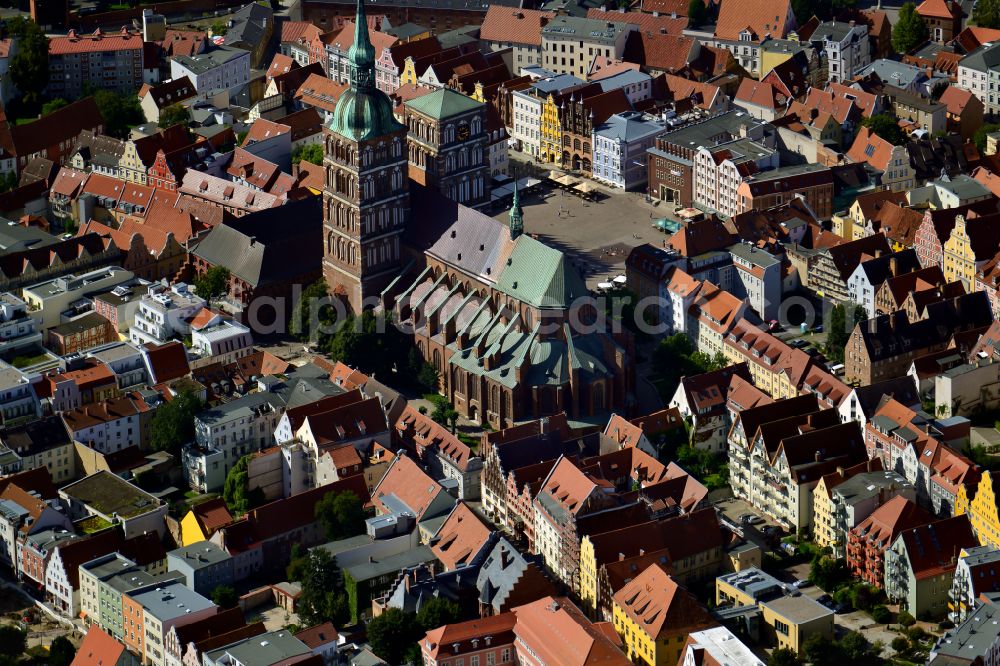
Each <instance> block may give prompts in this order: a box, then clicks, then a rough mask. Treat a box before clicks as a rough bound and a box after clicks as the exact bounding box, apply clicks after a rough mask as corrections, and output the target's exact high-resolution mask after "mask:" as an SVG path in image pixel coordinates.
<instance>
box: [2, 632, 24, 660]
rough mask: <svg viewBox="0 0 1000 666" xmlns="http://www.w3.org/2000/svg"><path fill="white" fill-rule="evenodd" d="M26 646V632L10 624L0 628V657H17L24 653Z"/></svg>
mask: <svg viewBox="0 0 1000 666" xmlns="http://www.w3.org/2000/svg"><path fill="white" fill-rule="evenodd" d="M27 644H28V634H27V632H25V631H23V630H21V629H18V628H17V627H15V626H14V625H11V624H5V625H3V626H0V655H3V656H5V657H19V656H20V655H21V653H22V652H24V650H25V648H26V647H27Z"/></svg>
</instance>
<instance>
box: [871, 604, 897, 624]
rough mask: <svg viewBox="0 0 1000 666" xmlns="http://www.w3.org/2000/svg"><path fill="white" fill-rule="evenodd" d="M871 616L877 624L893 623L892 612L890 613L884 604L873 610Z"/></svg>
mask: <svg viewBox="0 0 1000 666" xmlns="http://www.w3.org/2000/svg"><path fill="white" fill-rule="evenodd" d="M871 616H872V619H873V620H875V622H877V623H878V624H889V623H890V622H892V611H890V610H889V609H888V608H886V607H885V606H883V605H882V604H879V605H878V606H875V607H874V608H872V610H871Z"/></svg>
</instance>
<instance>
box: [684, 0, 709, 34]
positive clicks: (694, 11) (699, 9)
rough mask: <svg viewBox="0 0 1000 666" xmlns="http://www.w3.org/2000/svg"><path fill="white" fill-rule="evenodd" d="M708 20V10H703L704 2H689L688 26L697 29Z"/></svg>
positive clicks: (693, 0)
mask: <svg viewBox="0 0 1000 666" xmlns="http://www.w3.org/2000/svg"><path fill="white" fill-rule="evenodd" d="M707 20H708V9H706V8H705V0H691V1H690V2H689V3H688V26H689V27H692V28H697V27H698V26H700V25H704V24H705V21H707Z"/></svg>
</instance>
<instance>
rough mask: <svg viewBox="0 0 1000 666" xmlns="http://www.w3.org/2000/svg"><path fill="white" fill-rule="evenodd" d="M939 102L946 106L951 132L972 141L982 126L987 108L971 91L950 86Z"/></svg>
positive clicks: (946, 116) (948, 126) (948, 127)
mask: <svg viewBox="0 0 1000 666" xmlns="http://www.w3.org/2000/svg"><path fill="white" fill-rule="evenodd" d="M938 101H940V102H941V103H942V104H944V105H945V118H946V120H947V123H946V127H947V130H948V131H949V132H958V134H960V135H961V136H962V137H963V138H965V139H971V138H972V137H973V135H974V134H975V133H976V129H977V128H978V127H980V126H982V124H983V114H984V112H985V109H986V107H985V106H984V105H983V102H982V100H980V99H979V98H978V97H976V96H975V95H973V94H972V91H971V90H963V89H962V88H959V87H958V86H948V87H947V88H945V91H944V93H942V95H941V97H940V99H939V100H938Z"/></svg>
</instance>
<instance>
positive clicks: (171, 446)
mask: <svg viewBox="0 0 1000 666" xmlns="http://www.w3.org/2000/svg"><path fill="white" fill-rule="evenodd" d="M201 409H202V404H201V400H199V399H198V396H197V395H195V393H194V392H193V391H190V390H185V391H182V392H181V393H180V394H178V395H177V396H176V397H174V399H173V400H171V401H169V402H166V403H164V404H162V405H160V407H158V408H157V410H156V414H155V415H154V416H153V421H152V435H151V437H150V446H152V448H153V450H155V451H166V452H168V453H171V454H173V455H174V456H175V457H176V458H178V459H180V452H181V447H182V446H184V445H185V444H187V443H189V442H191V441H192V440H193V439H194V417H195V414H197V413H198V412H199V411H201Z"/></svg>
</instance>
